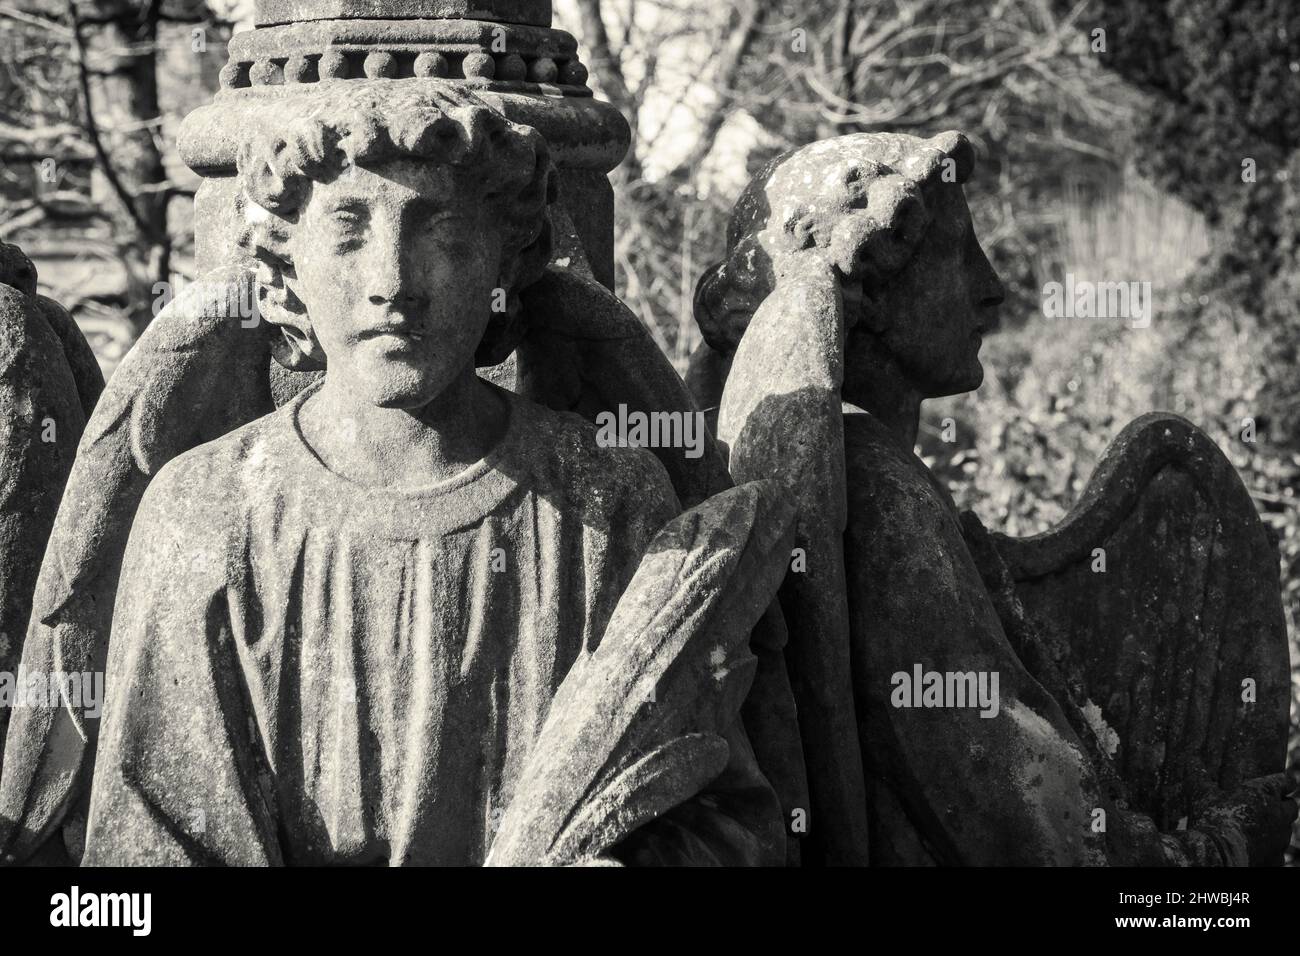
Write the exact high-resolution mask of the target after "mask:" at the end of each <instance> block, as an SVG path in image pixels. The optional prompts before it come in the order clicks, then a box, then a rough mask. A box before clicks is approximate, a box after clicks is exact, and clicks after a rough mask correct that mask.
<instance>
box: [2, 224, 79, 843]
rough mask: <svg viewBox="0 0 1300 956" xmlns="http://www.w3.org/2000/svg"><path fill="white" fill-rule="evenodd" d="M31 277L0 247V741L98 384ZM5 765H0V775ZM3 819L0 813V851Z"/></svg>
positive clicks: (14, 250)
mask: <svg viewBox="0 0 1300 956" xmlns="http://www.w3.org/2000/svg"><path fill="white" fill-rule="evenodd" d="M36 281H37V274H36V270H35V268H34V267H33V266H32V264H31V262H30V260H28V259H27V257H26V256H25V255H23V253H22V251H21V250H20V249H19V248H18V247H17V246H12V245H6V244H4V243H0V675H3V676H0V696H2V697H3V700H2V701H0V744H2V743H3V742H4V740H5V739H6V738H7V737H8V736H9V734H8V730H9V727H10V725H11V722H12V720H13V717H12V715H14V714H19V715H21V714H24V713H27V712H28V711H29V710H30V708H18V707H16V706H15V703H16V699H17V698H16V696H15V695H17V694H25V693H26V689H25V688H26V684H25V682H22V681H21V678H22V677H23V674H24V671H23V668H21V667H20V664H21V663H22V662H23V661H24V660H25V657H24V654H23V638H24V635H25V634H26V632H27V625H28V621H29V619H30V618H31V613H32V594H33V591H34V589H35V585H36V577H37V569H38V568H39V567H40V564H41V557H42V554H43V552H44V549H45V544H46V540H47V539H48V537H49V534H50V529H51V526H52V525H53V523H54V516H55V511H56V509H57V508H58V504H59V497H60V495H61V493H62V491H63V486H64V482H65V481H66V480H67V477H68V472H69V470H70V469H71V467H72V460H73V456H74V454H75V450H76V447H77V441H78V439H79V438H80V437H81V431H82V429H83V427H84V426H85V421H86V415H87V414H89V412H90V409H91V408H93V406H94V402H95V399H96V397H97V395H98V390H99V389H100V388H102V387H103V379H102V378H101V377H100V376H99V367H98V366H97V365H96V364H95V361H94V356H93V355H91V354H90V349H89V346H87V345H86V341H85V339H84V338H83V337H82V336H81V333H80V331H79V330H78V329H77V327H76V325H75V323H73V321H72V319H71V318H70V317H69V316H68V314H67V313H66V312H65V311H64V310H63V309H62V308H61V307H60V306H59V305H58V304H57V303H55V302H53V301H51V300H49V299H46V298H44V297H41V296H39V295H37V293H36ZM87 356H89V360H87ZM24 700H25V698H24ZM19 719H21V718H19ZM5 766H6V764H5V761H4V760H3V759H0V772H3V771H4V769H5ZM8 823H9V821H8V820H7V819H6V818H5V817H4V816H3V815H0V845H2V844H3V841H4V837H5V835H6V831H7V829H8Z"/></svg>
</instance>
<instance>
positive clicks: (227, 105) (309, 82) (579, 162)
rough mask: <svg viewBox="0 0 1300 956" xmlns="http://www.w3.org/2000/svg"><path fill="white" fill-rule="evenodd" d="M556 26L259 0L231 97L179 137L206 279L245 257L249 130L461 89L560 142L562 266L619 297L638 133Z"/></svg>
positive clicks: (546, 7)
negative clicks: (623, 209)
mask: <svg viewBox="0 0 1300 956" xmlns="http://www.w3.org/2000/svg"><path fill="white" fill-rule="evenodd" d="M550 24H551V4H550V0H310V2H308V0H259V2H258V3H257V6H256V28H255V29H253V30H250V31H245V32H243V33H237V34H235V36H234V37H233V38H232V39H231V42H230V62H229V63H227V64H226V66H225V67H224V68H223V70H222V71H221V85H222V88H221V90H220V91H219V92H218V93H217V95H216V98H215V99H214V101H213V102H212V103H211V104H210V105H208V106H205V107H202V108H200V109H198V110H195V111H194V112H193V113H191V114H190V115H189V116H188V117H187V118H186V120H185V122H184V124H183V126H182V128H181V132H180V138H179V146H180V154H181V157H182V159H184V161H185V162H186V163H187V164H188V165H189V166H190V167H191V168H192V169H193V170H194V171H195V172H197V173H199V175H201V176H203V177H204V182H203V184H202V185H201V186H200V188H199V190H198V194H197V196H196V197H195V223H196V226H195V229H196V236H195V258H196V263H197V266H198V271H199V272H200V273H203V272H206V271H208V270H209V269H212V268H215V267H217V266H219V265H221V264H222V263H224V262H228V261H229V259H230V257H231V255H232V252H233V248H234V243H235V238H236V235H237V222H236V219H235V213H234V196H235V156H236V153H237V151H238V149H239V143H240V142H241V140H242V138H243V135H242V132H243V131H244V130H246V129H248V128H249V127H250V126H251V125H253V124H257V123H259V122H263V121H264V117H266V116H267V115H268V114H270V113H272V112H279V111H281V110H283V108H284V104H285V101H286V100H292V99H293V98H295V97H302V96H310V95H313V94H319V93H321V92H324V90H325V89H326V88H327V86H329V85H333V84H344V83H349V82H353V81H356V80H361V79H371V80H378V79H383V80H389V81H391V82H393V83H428V82H433V81H439V82H446V81H448V80H450V81H452V82H456V83H464V84H465V85H466V86H468V87H470V88H472V89H473V90H474V91H475V92H476V93H478V94H479V95H480V96H481V97H482V99H483V100H484V101H485V102H486V103H488V104H489V105H490V106H493V107H494V108H496V109H498V110H500V111H501V112H502V113H503V114H504V115H505V116H506V117H507V118H509V119H511V120H513V121H514V122H517V123H524V124H526V125H528V126H532V127H534V128H535V129H537V130H538V131H539V132H540V133H542V135H544V136H545V137H546V138H547V141H548V142H549V143H550V146H551V150H552V155H553V158H554V161H555V164H556V168H557V170H558V172H559V179H560V203H559V207H560V208H559V210H558V212H559V216H557V219H559V220H560V221H557V222H556V223H555V233H556V258H557V260H559V261H561V262H563V261H564V260H565V259H566V258H567V259H570V260H572V259H573V258H574V257H575V256H579V257H584V258H585V259H586V261H587V264H588V265H589V267H590V270H591V273H592V275H593V276H594V277H595V278H596V279H598V280H599V281H600V282H602V283H603V284H604V285H606V286H607V287H609V288H612V287H613V283H614V263H613V241H614V236H613V228H614V222H613V214H614V201H613V192H612V190H611V188H610V185H609V180H608V178H607V174H608V173H609V171H610V170H612V169H613V168H614V167H615V166H617V165H618V164H619V163H620V162H621V161H622V159H623V156H624V155H625V154H626V152H627V147H628V142H629V131H628V127H627V123H626V121H625V120H624V119H623V117H622V115H621V114H620V113H619V112H618V110H616V109H615V108H614V107H612V106H610V105H609V104H607V103H603V102H600V101H598V100H596V99H595V98H593V96H592V94H591V90H590V89H589V88H588V87H587V75H588V74H587V68H586V67H585V66H583V64H582V62H581V61H580V60H579V58H578V52H577V42H576V41H575V40H574V38H573V37H572V36H571V35H570V34H568V33H565V32H563V31H561V30H554V29H551V26H550ZM272 106H274V107H277V108H278V109H277V110H276V111H272V110H269V109H268V107H272ZM280 115H283V113H282V112H281V113H280ZM565 216H567V218H568V220H569V221H568V222H565V221H563V219H564V217H565Z"/></svg>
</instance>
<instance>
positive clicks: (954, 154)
mask: <svg viewBox="0 0 1300 956" xmlns="http://www.w3.org/2000/svg"><path fill="white" fill-rule="evenodd" d="M974 166H975V151H974V149H973V148H972V147H971V145H970V142H969V141H968V140H967V139H966V137H965V136H963V135H962V134H961V133H956V132H947V133H940V134H939V135H938V136H935V137H933V138H931V139H921V138H919V137H916V136H908V135H905V134H901V133H857V134H852V135H849V136H841V137H839V138H837V139H831V140H825V141H823V142H819V143H814V144H812V145H811V146H805V147H802V148H800V149H796V150H793V151H791V152H788V153H785V154H783V155H781V156H778V157H777V158H776V159H774V160H772V161H771V162H770V163H768V164H767V165H766V166H765V167H764V168H763V169H762V170H761V171H760V172H759V173H758V175H756V176H755V177H754V178H753V179H752V180H751V181H750V183H749V185H748V186H747V187H745V191H744V192H743V193H742V194H741V196H740V199H739V200H738V201H737V202H736V207H735V211H734V212H733V213H732V217H731V222H730V224H729V225H728V228H727V258H726V259H725V260H724V261H723V262H721V263H719V264H718V265H716V266H714V267H713V268H711V269H710V270H709V271H708V272H706V273H705V274H704V275H703V277H701V279H700V282H699V285H698V286H697V287H696V292H695V316H696V320H697V321H698V323H699V325H700V330H701V331H702V332H703V334H704V339H705V341H707V342H708V344H709V346H710V347H712V348H713V349H715V350H716V351H719V352H722V353H723V354H726V355H730V354H732V353H733V352H735V350H736V346H737V345H738V344H739V343H740V338H741V336H742V335H743V334H744V332H745V328H746V326H747V325H748V324H749V320H750V318H751V317H752V316H753V314H754V312H755V310H756V309H757V308H758V307H759V306H760V305H761V304H762V302H763V300H764V299H765V298H767V296H768V295H770V294H771V292H772V289H773V286H774V285H775V282H776V268H775V263H776V262H777V261H779V260H780V258H781V257H782V256H783V255H786V254H789V253H792V252H797V251H800V250H804V249H812V248H814V247H815V248H818V249H822V250H825V252H826V256H827V258H828V260H829V261H830V262H832V263H833V264H834V265H835V266H836V268H837V269H838V270H839V272H840V274H841V276H843V277H844V278H845V279H846V280H849V281H854V282H861V283H862V284H863V286H864V287H865V288H866V289H868V290H870V289H874V288H879V287H880V285H882V284H883V283H884V282H885V281H886V280H887V279H888V278H889V277H890V276H892V275H895V274H896V273H897V272H899V271H900V270H901V269H902V268H903V267H904V266H905V265H906V264H907V263H908V261H909V260H910V259H911V258H912V255H913V254H914V253H915V251H916V249H917V247H918V246H919V245H920V242H921V240H922V239H923V238H924V237H925V233H926V230H927V229H928V228H929V226H930V222H931V219H932V217H933V211H932V208H931V207H930V206H929V205H928V204H927V202H926V197H927V194H928V193H930V191H931V190H932V189H933V188H934V186H935V185H936V184H937V183H940V182H953V183H957V184H961V183H964V182H966V181H967V180H968V179H969V178H970V175H971V173H972V171H973V170H974Z"/></svg>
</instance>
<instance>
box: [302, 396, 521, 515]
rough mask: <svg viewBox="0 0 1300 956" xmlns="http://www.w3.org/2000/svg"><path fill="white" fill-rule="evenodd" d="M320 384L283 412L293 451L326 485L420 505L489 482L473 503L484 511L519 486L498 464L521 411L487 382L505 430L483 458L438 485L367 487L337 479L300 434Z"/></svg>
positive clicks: (517, 435)
mask: <svg viewBox="0 0 1300 956" xmlns="http://www.w3.org/2000/svg"><path fill="white" fill-rule="evenodd" d="M322 384H323V382H315V383H313V384H312V385H310V386H308V387H307V388H305V389H303V390H302V391H301V392H300V393H298V394H297V395H295V396H294V397H293V398H292V399H291V400H290V401H289V403H288V404H287V405H286V406H285V408H284V409H283V410H284V411H285V412H287V417H288V420H289V428H288V432H289V433H290V435H291V437H292V439H293V445H294V447H295V448H296V449H297V450H298V452H299V456H300V457H301V458H302V459H303V460H304V462H305V463H306V464H307V466H308V467H309V468H310V469H311V470H312V471H313V472H315V473H316V474H317V475H319V476H323V477H324V479H325V480H326V481H327V482H329V483H330V484H333V485H337V486H340V487H342V488H345V489H347V490H348V491H349V492H350V493H352V494H354V495H361V496H365V497H367V498H369V497H373V496H374V495H377V494H379V495H384V494H387V495H393V496H396V497H399V498H404V499H410V500H415V501H424V500H428V499H437V498H442V499H444V500H445V499H446V496H447V495H448V494H450V493H451V492H454V491H459V490H461V489H464V488H467V487H469V486H470V485H473V484H475V483H477V482H483V481H490V482H492V484H493V485H494V486H495V487H491V488H489V489H488V490H486V491H485V492H483V493H480V494H476V495H475V499H476V500H477V501H478V502H479V503H480V506H481V507H483V508H485V510H486V511H490V510H491V509H492V508H494V507H495V506H496V505H497V504H499V503H500V502H501V501H503V500H504V499H505V498H506V497H508V496H509V495H510V493H511V492H512V491H514V490H515V489H516V488H517V487H518V486H519V483H518V482H517V481H516V480H515V479H514V478H512V477H511V476H510V475H509V474H508V473H507V472H506V471H505V470H503V469H501V468H499V467H498V465H499V464H501V463H502V462H504V461H506V460H507V459H508V458H510V457H511V452H512V451H513V450H514V449H515V446H516V445H517V444H518V443H519V441H520V439H521V437H522V436H523V431H524V429H523V422H522V419H523V418H524V417H525V415H524V414H523V411H524V410H523V409H521V408H520V407H519V406H520V400H519V397H518V396H517V395H515V394H513V393H512V392H508V391H506V390H505V389H503V388H500V387H498V386H496V385H493V384H492V383H491V382H487V383H485V384H487V385H488V386H489V387H491V388H492V389H494V390H495V391H496V393H497V394H498V395H499V396H501V398H502V400H503V401H504V403H505V407H506V427H505V431H504V433H503V434H502V436H501V439H500V440H499V441H498V442H497V443H496V444H495V445H493V446H492V448H491V449H490V450H489V451H488V453H487V454H486V455H484V456H483V457H482V458H480V459H479V460H478V461H476V462H474V463H473V464H472V465H470V466H469V467H467V468H465V469H463V470H462V471H460V472H459V473H458V474H455V475H452V476H451V477H450V478H444V479H442V480H441V481H436V482H432V483H430V484H427V485H400V486H399V485H367V484H363V483H362V482H359V481H357V480H355V479H353V478H349V477H348V476H346V475H341V474H339V473H338V472H336V471H334V470H333V469H332V468H330V467H329V465H327V464H325V462H324V461H323V460H322V459H321V457H320V456H319V455H318V454H316V449H314V448H312V446H311V443H310V442H309V441H307V438H306V436H305V435H303V433H302V423H301V422H300V421H299V414H300V412H301V411H302V407H303V405H305V404H306V402H307V400H308V399H309V398H311V396H312V395H314V394H315V393H316V392H317V391H319V389H320V388H321V385H322ZM515 457H517V456H515ZM480 517H481V515H480Z"/></svg>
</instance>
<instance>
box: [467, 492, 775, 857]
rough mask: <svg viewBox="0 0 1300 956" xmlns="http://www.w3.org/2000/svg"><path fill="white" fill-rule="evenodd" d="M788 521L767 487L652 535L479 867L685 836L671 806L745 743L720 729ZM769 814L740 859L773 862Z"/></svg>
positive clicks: (637, 851)
mask: <svg viewBox="0 0 1300 956" xmlns="http://www.w3.org/2000/svg"><path fill="white" fill-rule="evenodd" d="M792 518H793V511H792V509H791V507H790V504H789V502H788V501H787V500H786V499H785V495H784V491H783V490H782V488H781V487H780V486H779V485H778V484H777V483H775V482H755V483H753V484H749V485H742V486H740V487H738V488H735V489H732V490H731V491H726V492H723V493H722V494H719V495H716V496H714V497H713V498H710V499H709V500H707V501H705V502H704V503H703V504H701V505H700V506H699V507H697V508H695V509H693V510H691V511H688V512H687V513H686V514H684V515H682V516H681V517H679V518H677V519H674V520H673V521H671V522H670V523H669V524H668V525H667V526H665V527H664V529H663V530H662V531H660V532H659V533H658V534H657V535H656V536H655V538H654V540H653V541H651V543H650V545H649V548H648V549H647V551H646V556H645V558H644V559H643V560H642V562H641V566H640V568H639V569H638V570H637V573H636V575H635V576H634V577H633V579H632V581H631V582H630V583H629V584H628V586H627V588H626V590H625V591H624V592H623V596H622V598H621V599H620V600H619V604H618V607H617V608H616V609H615V611H614V614H613V616H612V617H611V618H610V621H609V625H608V626H607V628H606V631H605V636H604V638H603V639H602V641H601V643H600V646H599V647H597V648H596V650H595V652H594V653H592V654H590V655H587V656H586V657H584V658H582V659H581V660H580V661H579V662H578V663H576V664H575V665H574V667H573V669H572V670H571V671H570V672H569V674H568V676H567V677H566V678H565V680H564V682H563V684H561V686H560V689H559V691H558V692H557V694H556V696H555V701H554V703H553V704H552V710H551V716H550V717H549V718H548V719H547V721H546V724H545V726H544V727H543V729H542V732H541V735H540V736H539V738H538V740H537V743H536V745H535V746H534V748H533V753H532V756H531V757H530V758H529V760H528V763H527V765H526V766H525V768H524V770H523V771H522V773H521V776H520V780H519V785H518V787H517V789H516V791H515V795H514V798H513V800H512V802H511V805H510V807H509V808H507V810H506V813H505V816H504V818H503V819H502V823H501V828H500V832H499V833H498V836H497V839H496V841H495V842H494V844H493V847H492V852H491V854H490V856H489V857H488V861H487V862H488V863H489V864H490V865H509V864H533V863H537V862H546V863H549V864H554V865H568V864H573V863H578V862H581V861H583V860H587V859H592V858H595V857H600V856H603V855H606V854H608V853H610V852H612V851H613V852H616V853H617V854H618V855H619V856H621V857H624V858H628V859H648V860H650V861H658V859H659V858H660V857H661V856H662V857H664V858H667V856H666V854H665V852H664V850H663V848H661V847H660V846H659V844H660V843H662V842H663V839H664V838H663V836H661V835H659V834H657V833H656V832H655V828H654V827H651V828H649V832H637V831H638V829H639V828H641V827H643V826H644V825H645V824H647V823H650V822H651V821H656V820H659V819H660V818H663V817H665V816H666V817H667V818H668V820H669V821H674V817H678V818H681V817H683V816H685V817H686V820H683V821H682V823H683V824H684V825H686V826H687V827H689V826H690V824H689V816H690V815H693V813H694V812H695V811H693V810H692V811H686V812H683V811H681V810H677V809H676V808H678V807H679V806H680V805H681V804H682V803H684V802H685V799H686V798H687V797H690V796H693V795H695V794H696V793H698V792H699V791H700V790H701V789H703V788H704V787H705V786H706V785H708V784H709V783H710V782H711V781H713V780H714V779H715V778H717V777H718V776H719V775H720V774H721V773H722V772H723V771H724V769H725V767H726V763H727V759H728V755H729V754H730V753H731V751H732V749H733V748H737V747H747V746H748V745H747V743H746V742H744V741H743V739H742V738H740V737H738V736H736V735H734V734H732V733H731V731H732V727H733V724H734V722H735V714H736V713H737V711H739V709H740V706H741V703H742V702H743V701H744V699H745V697H746V695H747V693H748V691H749V689H750V686H751V684H752V679H753V676H754V673H755V671H756V668H757V660H756V659H755V657H754V656H753V654H751V653H750V649H749V642H750V632H751V631H752V630H753V628H754V626H755V625H756V624H757V623H758V619H759V617H760V616H761V615H762V614H763V613H764V611H765V610H766V607H767V604H768V601H769V599H770V595H771V594H772V593H773V592H774V591H775V590H776V588H777V586H778V585H779V584H780V580H781V577H782V576H783V575H784V573H785V564H786V560H785V559H786V554H787V553H788V552H789V547H790V541H791V535H790V530H791V519H792ZM705 635H707V639H702V638H704V636H705ZM729 735H730V737H731V739H730V740H728V739H727V738H728V736H729ZM778 812H779V811H778V809H777V808H776V807H775V806H772V807H771V808H770V809H769V811H768V813H767V814H766V817H767V819H768V820H769V822H770V825H771V826H772V827H773V828H774V829H773V831H772V832H770V833H768V834H766V835H765V838H764V842H765V843H766V844H768V849H767V850H766V852H765V853H764V854H763V855H761V856H755V857H753V858H752V859H750V860H746V861H744V862H761V861H762V860H764V859H766V860H767V861H769V862H774V861H775V860H779V859H781V857H782V855H783V853H784V848H783V844H784V836H783V835H782V833H781V832H780V830H781V826H780V818H779V816H778ZM674 822H675V821H674ZM699 862H707V861H706V860H701V861H699Z"/></svg>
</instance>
